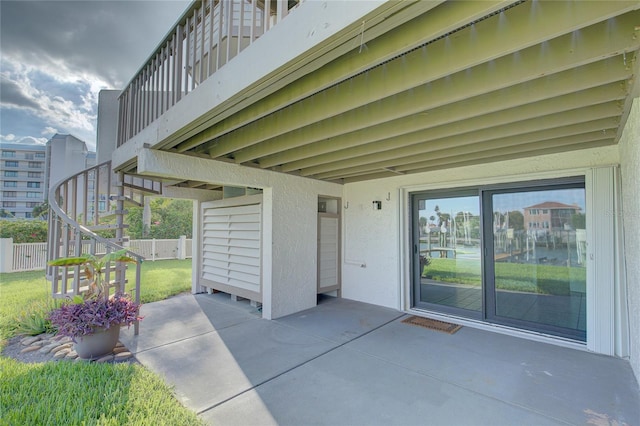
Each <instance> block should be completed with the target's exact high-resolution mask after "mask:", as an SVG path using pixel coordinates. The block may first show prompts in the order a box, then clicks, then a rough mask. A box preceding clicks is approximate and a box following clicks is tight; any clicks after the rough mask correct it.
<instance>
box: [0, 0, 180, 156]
mask: <svg viewBox="0 0 640 426" xmlns="http://www.w3.org/2000/svg"><path fill="white" fill-rule="evenodd" d="M189 3H190V1H189V0H153V1H151V0H144V1H143V0H121V1H118V0H105V1H101V0H78V1H66V0H65V1H55V0H48V1H31V0H19V1H13V0H0V141H2V142H11V143H45V142H46V141H47V140H48V139H49V138H50V137H51V136H53V134H55V133H70V134H72V135H74V136H76V137H78V138H79V139H81V140H83V141H85V142H86V143H87V145H88V146H89V149H91V150H95V140H96V115H97V102H98V92H99V91H100V90H101V89H122V88H123V87H124V85H125V84H126V83H127V82H128V81H129V80H130V79H131V78H132V77H133V74H134V73H135V72H136V71H137V70H138V69H139V68H140V66H141V65H142V62H143V61H144V60H145V59H147V57H148V56H149V55H150V54H151V51H152V49H154V48H155V47H156V46H157V45H158V44H159V43H160V41H161V40H162V37H164V35H165V34H166V33H167V32H168V31H169V30H170V29H171V27H172V25H173V24H174V23H175V22H176V21H177V20H178V18H179V17H180V15H181V14H182V13H183V12H184V10H185V9H186V8H187V6H188V5H189Z"/></svg>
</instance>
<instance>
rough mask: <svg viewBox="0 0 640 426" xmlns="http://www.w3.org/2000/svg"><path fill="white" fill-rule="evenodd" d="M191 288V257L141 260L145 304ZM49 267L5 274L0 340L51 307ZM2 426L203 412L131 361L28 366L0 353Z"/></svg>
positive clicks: (181, 421) (180, 420)
mask: <svg viewBox="0 0 640 426" xmlns="http://www.w3.org/2000/svg"><path fill="white" fill-rule="evenodd" d="M189 290H191V260H166V261H158V262H144V263H143V264H142V282H141V299H142V300H143V302H144V303H149V302H153V301H157V300H162V299H165V298H167V297H169V296H172V295H175V294H179V293H183V292H186V291H189ZM50 291H51V289H50V284H49V282H48V281H47V280H46V279H45V277H44V271H36V272H21V273H13V274H0V340H4V339H7V338H9V337H11V336H13V335H14V334H16V330H17V326H18V324H17V320H16V318H19V317H23V318H24V316H25V313H26V312H27V311H28V310H32V311H33V310H42V311H43V312H46V310H48V309H49V307H50V306H51V299H50V296H49V294H50ZM0 377H2V380H1V381H0V425H5V424H6V425H34V424H65V425H67V424H69V425H80V424H87V425H94V424H96V425H122V424H127V425H143V424H144V425H147V424H157V425H192V424H199V423H200V422H199V420H198V418H197V416H196V415H195V414H194V413H193V412H191V411H189V410H187V409H186V408H184V407H183V406H182V405H180V403H179V402H178V401H177V400H176V399H175V398H174V397H173V394H172V392H171V390H170V389H169V388H168V387H167V386H166V385H165V384H164V383H163V382H162V380H161V379H160V378H159V377H157V376H155V375H154V374H153V373H151V372H149V371H147V370H146V369H145V368H143V367H140V366H138V365H129V364H119V365H113V364H96V363H71V362H49V363H44V364H23V363H20V362H18V361H15V360H13V359H9V358H5V357H0Z"/></svg>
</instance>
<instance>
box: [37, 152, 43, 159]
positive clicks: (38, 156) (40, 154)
mask: <svg viewBox="0 0 640 426" xmlns="http://www.w3.org/2000/svg"><path fill="white" fill-rule="evenodd" d="M36 158H44V152H36Z"/></svg>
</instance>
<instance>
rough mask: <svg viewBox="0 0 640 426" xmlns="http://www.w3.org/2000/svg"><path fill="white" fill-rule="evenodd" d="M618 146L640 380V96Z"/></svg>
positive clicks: (633, 352)
mask: <svg viewBox="0 0 640 426" xmlns="http://www.w3.org/2000/svg"><path fill="white" fill-rule="evenodd" d="M619 147H620V168H621V174H622V220H623V232H624V238H625V253H626V259H625V260H626V275H627V288H628V296H629V297H628V307H629V318H630V321H629V323H630V330H629V332H630V333H629V334H630V341H631V345H630V362H631V366H632V367H633V370H634V372H635V375H636V378H637V379H638V381H640V257H639V256H638V255H639V254H640V187H639V185H640V98H636V99H635V101H634V103H633V107H632V109H631V113H630V115H629V118H628V120H627V126H626V128H625V130H624V132H623V134H622V138H621V139H620V146H619Z"/></svg>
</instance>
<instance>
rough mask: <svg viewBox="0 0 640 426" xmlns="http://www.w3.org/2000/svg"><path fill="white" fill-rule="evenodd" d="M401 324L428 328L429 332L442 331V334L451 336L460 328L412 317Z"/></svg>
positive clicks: (441, 322) (459, 326)
mask: <svg viewBox="0 0 640 426" xmlns="http://www.w3.org/2000/svg"><path fill="white" fill-rule="evenodd" d="M402 322H404V323H407V324H411V325H417V326H420V327H424V328H428V329H430V330H436V331H442V332H443V333H449V334H453V333H455V332H456V331H458V330H460V329H461V328H462V326H461V325H458V324H451V323H450V322H444V321H438V320H434V319H430V318H422V317H416V316H412V317H409V318H407V319H404V320H402Z"/></svg>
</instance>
